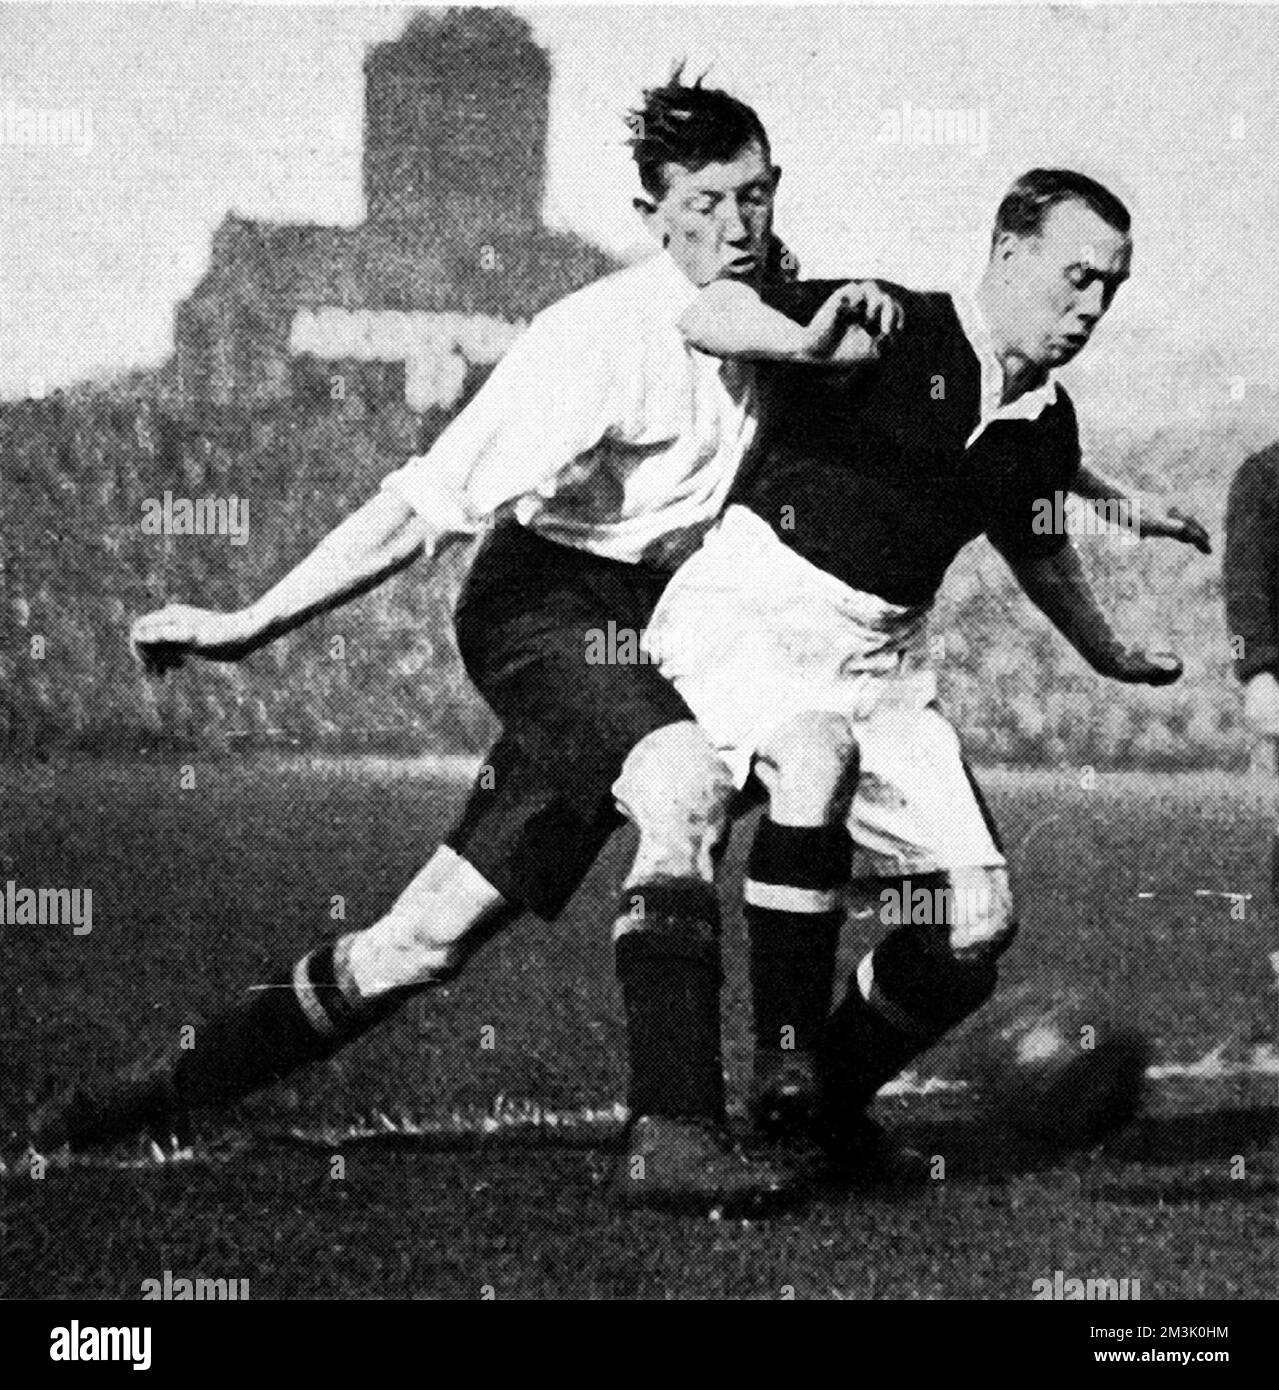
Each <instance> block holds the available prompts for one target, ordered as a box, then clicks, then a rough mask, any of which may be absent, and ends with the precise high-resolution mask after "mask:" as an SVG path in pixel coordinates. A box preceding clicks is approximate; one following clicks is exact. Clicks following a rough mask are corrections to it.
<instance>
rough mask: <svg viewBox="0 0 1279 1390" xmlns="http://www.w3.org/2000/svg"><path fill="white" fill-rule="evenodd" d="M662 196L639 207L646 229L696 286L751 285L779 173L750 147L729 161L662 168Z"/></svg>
mask: <svg viewBox="0 0 1279 1390" xmlns="http://www.w3.org/2000/svg"><path fill="white" fill-rule="evenodd" d="M664 172H665V176H666V191H665V193H664V195H663V196H662V197H661V198H660V199H659V200H658V201H656V202H654V203H650V204H647V205H646V206H645V205H641V212H642V213H643V215H644V218H645V221H646V222H647V223H648V226H649V230H650V231H652V232H653V234H654V235H655V236H656V237H657V238H658V240H659V241H661V242H662V243H663V244H664V245H665V247H666V249H667V250H668V251H669V252H670V254H671V256H672V258H673V259H674V260H675V262H676V264H677V265H678V266H679V268H680V269H681V270H682V271H683V272H684V274H685V275H687V276H688V278H689V279H690V280H691V281H692V282H693V284H695V285H699V286H700V285H707V284H709V283H710V282H711V281H712V280H715V279H719V278H720V277H722V276H730V277H733V278H736V279H742V280H749V279H752V278H754V277H755V276H756V275H757V274H758V273H759V271H760V269H761V268H762V267H763V265H764V261H765V258H766V254H767V250H768V239H769V234H770V233H771V231H772V227H773V198H774V195H775V193H776V190H777V180H778V170H777V169H775V168H774V167H773V166H772V165H770V164H769V162H768V155H767V154H766V152H765V150H764V148H763V146H762V145H760V144H759V143H758V142H752V143H751V144H749V145H747V146H746V148H745V149H743V150H742V151H741V152H740V153H739V154H738V155H736V156H735V157H734V158H732V159H729V160H723V161H719V162H716V163H712V164H703V165H702V166H701V168H698V169H690V168H688V167H687V166H686V165H683V164H674V163H672V164H667V165H666V167H665V171H664Z"/></svg>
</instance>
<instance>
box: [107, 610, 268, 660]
mask: <svg viewBox="0 0 1279 1390" xmlns="http://www.w3.org/2000/svg"><path fill="white" fill-rule="evenodd" d="M257 636H258V633H257V631H256V629H255V628H254V626H253V624H252V623H251V621H250V620H249V618H248V615H247V614H246V613H244V612H243V611H240V612H234V613H219V612H217V611H215V610H214V609H211V608H192V607H190V606H189V605H188V604H185V603H171V604H169V606H168V607H167V608H161V609H158V610H157V611H156V612H154V613H147V614H145V615H144V616H143V617H141V618H139V619H138V620H137V621H136V622H135V623H134V624H133V629H132V631H131V632H130V634H129V643H130V645H131V646H132V648H133V651H134V654H135V655H136V656H137V658H138V660H139V661H141V662H142V664H143V666H144V667H145V668H146V669H147V670H148V671H150V672H154V673H161V672H164V671H167V670H171V669H173V668H176V667H178V666H181V665H182V662H183V660H184V659H185V658H186V657H188V656H199V657H204V658H205V659H206V660H209V661H238V660H239V659H240V658H241V657H242V656H247V655H248V653H249V652H250V651H252V650H253V647H254V645H255V644H256V638H257Z"/></svg>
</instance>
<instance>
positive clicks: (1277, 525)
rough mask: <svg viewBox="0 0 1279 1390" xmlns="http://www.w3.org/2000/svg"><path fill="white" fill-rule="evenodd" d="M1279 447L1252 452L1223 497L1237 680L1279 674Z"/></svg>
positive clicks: (1224, 561)
mask: <svg viewBox="0 0 1279 1390" xmlns="http://www.w3.org/2000/svg"><path fill="white" fill-rule="evenodd" d="M1277 471H1279V445H1276V446H1274V447H1273V448H1271V449H1267V450H1265V451H1264V452H1262V453H1260V454H1254V455H1253V456H1252V457H1251V458H1248V459H1245V460H1244V462H1243V463H1242V464H1241V465H1240V467H1239V471H1238V472H1237V473H1236V474H1235V476H1234V478H1233V480H1232V481H1231V484H1230V492H1229V495H1228V497H1227V500H1226V544H1225V554H1224V556H1223V558H1222V580H1223V586H1224V589H1225V598H1226V623H1227V625H1228V627H1229V629H1230V636H1231V639H1232V641H1233V640H1235V639H1238V640H1239V641H1240V642H1241V643H1242V646H1241V649H1240V651H1239V655H1238V656H1237V657H1236V658H1235V671H1236V674H1237V675H1238V676H1239V679H1240V680H1245V681H1246V680H1249V679H1251V678H1252V677H1253V676H1255V675H1257V673H1258V672H1260V671H1275V672H1277V673H1279V615H1277V614H1276V611H1275V610H1276V587H1275V586H1276V579H1277V578H1279V573H1277V572H1279V515H1276V513H1277V512H1279V498H1277V496H1276V493H1277V492H1279V480H1277V479H1276V472H1277Z"/></svg>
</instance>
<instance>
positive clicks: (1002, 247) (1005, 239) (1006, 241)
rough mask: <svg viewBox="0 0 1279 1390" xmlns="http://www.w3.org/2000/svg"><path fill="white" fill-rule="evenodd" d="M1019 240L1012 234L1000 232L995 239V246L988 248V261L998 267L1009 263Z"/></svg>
mask: <svg viewBox="0 0 1279 1390" xmlns="http://www.w3.org/2000/svg"><path fill="white" fill-rule="evenodd" d="M1019 240H1020V238H1019V237H1016V236H1014V235H1013V233H1012V232H1000V234H999V235H998V236H997V237H996V238H995V244H994V245H993V246H992V247H991V248H990V259H991V260H992V261H995V262H997V263H998V264H1000V265H1003V264H1004V263H1005V262H1006V261H1010V260H1011V259H1012V258H1013V255H1014V253H1015V252H1016V250H1017V243H1018V241H1019Z"/></svg>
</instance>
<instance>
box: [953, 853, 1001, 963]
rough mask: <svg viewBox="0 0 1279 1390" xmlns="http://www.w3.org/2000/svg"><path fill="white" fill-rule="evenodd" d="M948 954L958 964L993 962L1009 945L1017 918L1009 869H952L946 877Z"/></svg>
mask: <svg viewBox="0 0 1279 1390" xmlns="http://www.w3.org/2000/svg"><path fill="white" fill-rule="evenodd" d="M947 877H948V880H949V889H950V892H949V898H950V910H949V920H948V923H947V928H948V932H949V943H950V953H951V955H952V956H953V957H954V958H955V959H956V960H958V961H962V962H965V963H972V964H978V963H982V962H987V961H989V962H992V963H993V962H994V961H995V960H997V959H998V958H999V957H1000V956H1001V955H1002V954H1003V953H1004V952H1005V951H1006V950H1007V949H1008V947H1009V946H1010V945H1011V944H1012V940H1013V937H1014V936H1015V935H1016V932H1017V916H1016V910H1015V904H1014V901H1013V890H1012V883H1011V881H1010V879H1009V876H1008V870H1007V869H1006V868H1003V867H1002V866H999V867H977V868H960V869H952V870H950V872H949V874H948V876H947Z"/></svg>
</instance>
